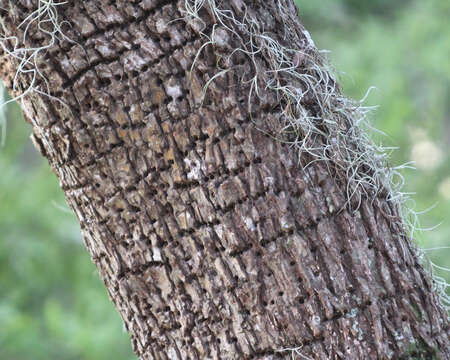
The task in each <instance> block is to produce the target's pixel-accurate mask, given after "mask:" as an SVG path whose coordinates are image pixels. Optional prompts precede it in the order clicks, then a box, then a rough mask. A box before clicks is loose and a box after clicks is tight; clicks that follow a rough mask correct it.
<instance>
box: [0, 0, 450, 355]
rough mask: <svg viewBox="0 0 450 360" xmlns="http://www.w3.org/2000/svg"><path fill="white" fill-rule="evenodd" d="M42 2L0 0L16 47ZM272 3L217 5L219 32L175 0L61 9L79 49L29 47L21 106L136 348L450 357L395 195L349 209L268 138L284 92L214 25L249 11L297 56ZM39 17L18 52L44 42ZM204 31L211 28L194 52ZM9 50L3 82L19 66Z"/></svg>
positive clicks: (339, 187) (326, 166)
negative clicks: (258, 78)
mask: <svg viewBox="0 0 450 360" xmlns="http://www.w3.org/2000/svg"><path fill="white" fill-rule="evenodd" d="M37 2H38V1H28V0H19V1H17V2H16V1H15V2H11V1H6V0H0V7H1V8H3V9H2V10H0V15H1V17H2V19H3V22H4V25H5V28H6V30H7V31H8V32H9V33H10V34H15V35H16V36H17V37H18V39H19V40H20V41H19V43H20V42H21V41H22V39H23V35H24V31H25V29H26V26H23V25H22V26H21V27H19V26H18V25H19V24H20V23H21V22H22V21H23V20H24V19H26V17H27V16H28V15H29V14H31V13H32V12H33V11H34V10H36V7H37V5H36V3H37ZM282 2H283V3H287V4H288V5H289V6H288V8H289V9H291V11H293V10H292V9H293V4H292V3H290V1H282ZM187 3H188V4H189V3H192V1H188V2H187ZM197 3H199V2H197ZM211 3H212V1H211ZM279 3H280V2H279V1H275V0H254V1H248V2H246V3H244V2H243V1H240V0H233V1H230V2H229V4H228V2H225V3H224V4H221V6H222V7H223V9H222V10H224V12H223V15H224V18H223V19H225V20H224V23H222V24H220V19H218V18H217V16H216V15H217V14H215V15H214V16H212V12H211V11H210V10H211V9H209V10H208V6H207V5H204V7H203V8H201V9H199V12H198V15H199V18H198V19H196V20H195V19H192V18H191V20H190V21H185V19H186V16H188V14H187V13H186V12H185V1H184V0H183V1H181V0H178V1H177V0H173V1H170V0H141V1H139V0H133V1H107V0H89V1H71V2H69V3H67V4H64V5H57V6H55V7H54V9H53V10H55V9H56V11H57V14H58V16H59V19H58V23H57V24H61V31H62V32H63V33H64V34H65V35H66V36H67V38H69V39H71V40H73V42H71V41H68V40H67V39H63V41H61V42H56V43H55V44H54V45H52V46H51V47H49V49H48V51H43V52H40V53H39V55H40V56H38V57H37V61H36V65H37V66H38V68H39V70H40V74H39V73H38V75H39V76H37V79H38V80H37V82H36V84H35V86H34V88H35V90H38V91H34V92H31V93H30V94H28V96H27V97H26V98H25V100H24V102H23V105H24V111H25V113H26V115H27V118H28V119H29V120H30V121H31V123H32V124H33V139H34V142H35V143H36V145H37V146H38V148H39V149H40V151H41V152H42V154H43V155H44V156H46V157H47V159H48V161H49V163H50V165H51V168H52V170H53V171H54V172H55V173H56V174H57V176H58V177H59V179H60V182H61V186H62V188H63V190H64V192H65V194H66V198H67V201H68V203H69V205H70V206H71V207H72V208H73V210H74V211H75V213H76V215H77V217H78V219H79V221H80V224H81V228H82V232H83V238H84V241H85V244H86V247H87V249H88V251H89V253H90V254H91V257H92V260H93V261H94V263H95V264H96V266H97V268H98V270H99V273H100V275H101V277H102V279H103V281H104V283H105V285H106V289H107V291H108V293H109V296H110V298H111V299H112V301H113V302H114V303H115V305H116V307H117V309H118V311H119V312H120V314H121V316H122V318H123V320H124V323H125V326H126V328H127V329H128V331H129V333H130V335H131V340H132V344H133V348H134V350H135V351H136V353H137V355H138V356H139V358H140V359H278V358H280V359H281V358H283V359H290V358H291V356H293V357H295V356H297V357H298V358H301V359H399V358H402V359H403V358H404V359H414V358H420V359H422V358H423V359H434V358H438V359H450V353H449V348H450V346H449V338H448V334H449V324H448V320H447V314H446V313H445V311H444V310H443V309H442V307H441V306H440V305H439V301H438V299H437V296H436V295H435V294H434V293H433V291H432V284H431V282H430V279H429V277H428V276H427V275H426V274H425V272H424V270H423V268H422V266H421V265H420V264H419V262H418V259H417V257H416V255H415V253H414V250H413V248H412V246H411V245H410V243H409V242H408V240H407V236H406V234H405V232H404V230H403V228H402V226H400V222H399V220H398V217H399V214H398V210H397V209H396V206H395V205H394V204H392V203H390V202H389V201H387V200H385V199H383V197H381V195H380V196H379V197H378V198H376V199H375V200H373V199H369V198H367V197H366V196H365V195H364V193H362V194H361V196H360V198H361V199H362V200H361V204H360V206H359V210H358V211H356V212H353V211H350V210H347V209H349V208H350V207H349V206H348V205H349V204H348V203H347V199H348V197H347V183H346V179H345V178H342V177H340V176H333V174H338V173H339V169H338V168H337V166H335V167H334V165H333V162H330V161H328V162H326V163H325V162H319V161H317V162H314V163H312V164H311V165H310V166H308V167H307V168H306V169H305V167H304V165H305V164H306V163H307V162H308V161H311V160H314V158H311V157H310V156H311V155H308V154H303V156H302V157H301V161H300V162H299V161H298V158H299V156H298V153H297V149H296V148H295V147H291V146H289V145H286V144H285V143H283V142H280V141H278V140H276V139H274V137H273V136H271V134H270V133H271V132H272V133H273V131H274V129H275V130H276V129H279V128H280V127H281V122H280V118H281V117H282V115H283V114H284V111H285V108H286V104H285V103H283V102H282V101H281V100H280V99H279V98H277V96H276V94H274V93H273V92H272V91H270V90H268V89H266V88H265V87H264V84H259V86H258V87H257V88H258V96H253V95H252V94H251V93H252V92H253V94H254V91H255V83H252V82H251V81H248V80H251V79H252V74H253V73H254V72H255V71H258V72H259V73H264V71H266V70H267V69H268V68H267V66H268V65H267V59H265V58H264V56H263V55H262V54H252V56H251V58H252V61H249V60H248V59H249V54H246V53H244V52H242V51H233V50H234V46H235V44H237V43H241V44H242V43H245V42H246V41H248V38H247V37H246V36H247V34H246V33H244V32H242V33H241V32H240V29H239V27H235V28H233V31H232V32H231V34H230V32H229V31H228V30H227V27H226V25H227V19H230V18H233V17H236V18H238V17H240V18H245V16H246V15H248V14H250V15H251V16H252V18H253V19H260V22H261V23H260V24H259V25H260V27H261V28H264V32H265V33H266V34H268V36H269V35H270V37H271V38H272V39H276V40H277V41H279V42H280V43H283V41H285V40H284V39H285V38H286V37H285V34H286V32H288V33H290V34H295V38H296V39H297V40H298V42H297V43H291V44H284V45H285V46H292V47H298V49H299V51H302V50H305V49H304V48H306V47H307V46H311V42H310V40H309V38H308V36H307V35H306V34H307V33H306V32H305V31H304V30H303V28H302V27H301V26H300V25H298V24H297V23H296V21H294V20H292V19H294V18H295V17H296V15H294V14H293V13H291V14H290V19H291V20H289V21H284V20H283V17H285V16H286V14H284V13H282V12H281V10H280V9H281V7H280V6H279ZM53 10H52V11H53ZM225 15H227V16H229V17H228V18H227V17H226V16H225ZM52 16H53V17H54V15H52ZM223 19H222V20H223ZM37 23H38V21H35V22H34V23H32V24H30V27H29V28H28V31H27V34H26V40H25V45H26V47H27V48H31V47H36V46H42V45H43V44H45V43H48V41H49V38H48V35H46V34H45V33H44V32H43V31H42V29H41V30H39V29H38V27H37V26H36V25H37ZM69 24H70V26H69ZM214 24H216V25H214ZM41 25H42V28H43V29H44V30H51V29H52V26H54V25H51V23H49V22H43V23H41ZM202 34H206V35H211V34H214V36H215V38H214V41H211V44H209V45H206V46H204V47H203V48H202V46H203V45H204V44H206V43H207V42H208V39H207V38H205V36H204V35H202ZM57 35H58V36H59V37H60V38H62V36H61V34H60V33H57ZM3 43H4V44H5V45H7V46H9V49H11V48H13V46H14V41H13V40H10V41H3ZM302 46H303V47H304V48H302ZM299 54H300V52H299ZM4 55H5V56H3V57H2V60H1V75H2V78H3V79H4V80H5V82H6V84H7V85H8V86H9V88H10V89H12V88H13V77H14V73H15V71H16V69H17V68H18V66H19V63H18V61H17V59H14V58H13V57H11V56H8V55H6V54H5V53H4ZM197 55H198V56H197ZM194 60H195V64H194ZM295 61H296V62H297V63H298V65H299V67H301V63H302V61H303V60H302V57H301V56H300V55H299V58H298V59H296V60H295ZM193 65H194V66H193ZM27 66H29V65H25V69H26V67H27ZM255 66H256V68H255ZM191 69H192V72H191ZM22 73H23V71H22ZM41 75H42V76H41ZM27 76H28V81H30V79H29V77H30V74H28V75H27V74H24V75H23V76H21V79H22V80H23V81H19V82H17V83H16V85H17V86H16V89H15V94H20V93H21V92H23V91H25V90H26V89H27V86H28V85H27V82H26V80H27ZM44 78H45V79H46V80H47V81H48V85H49V87H48V88H47V87H46V86H45V82H44V80H43V79H44ZM317 81H319V82H320V81H321V80H320V79H317ZM282 85H283V86H284V85H285V84H282ZM47 90H49V91H50V92H51V95H53V96H54V97H56V98H57V99H59V100H56V99H55V98H51V97H47V96H43V95H42V94H40V93H39V91H41V92H47ZM61 100H62V102H64V104H63V103H62V102H61ZM304 101H305V106H306V107H307V108H308V109H309V111H311V112H314V111H317V109H318V108H320V107H321V104H318V103H315V102H314V98H313V97H311V98H309V100H308V98H307V97H305V99H304ZM308 101H309V103H308ZM249 105H250V106H249ZM316 140H317V142H318V143H317V144H319V145H320V141H321V140H320V138H317V139H316ZM361 171H364V169H361ZM68 256H70V254H68Z"/></svg>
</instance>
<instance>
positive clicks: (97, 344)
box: [0, 0, 450, 360]
mask: <svg viewBox="0 0 450 360" xmlns="http://www.w3.org/2000/svg"><path fill="white" fill-rule="evenodd" d="M297 3H298V6H299V9H300V13H301V16H302V20H303V22H304V23H305V25H306V27H307V28H308V29H309V30H310V32H311V34H312V37H313V39H314V40H315V42H316V45H317V46H318V47H319V48H325V49H330V50H332V52H331V54H330V55H329V56H330V58H331V62H332V63H333V64H334V65H335V68H337V69H339V71H340V72H341V73H340V78H341V79H340V82H341V84H342V87H343V88H344V92H345V93H347V94H349V95H350V96H352V97H354V98H357V99H360V98H362V97H363V96H364V94H365V93H366V90H367V89H368V88H369V87H371V86H376V87H377V89H378V90H376V91H373V92H371V94H370V96H369V98H368V103H369V105H375V104H378V105H379V110H378V111H376V112H375V113H374V114H373V115H372V118H373V123H374V125H375V126H376V127H377V128H379V129H381V130H383V131H384V132H386V133H387V134H388V136H385V137H381V136H379V135H376V134H375V135H376V136H375V138H376V139H377V141H383V143H385V144H386V145H389V146H399V147H400V150H398V151H395V152H394V153H393V154H392V160H391V162H392V164H394V165H398V164H401V163H405V162H408V161H411V160H415V161H416V164H417V167H418V170H416V171H410V170H408V171H405V172H404V175H405V177H406V191H410V192H415V193H416V195H414V196H413V197H414V199H415V201H416V203H417V204H416V205H417V206H416V208H417V210H419V211H420V210H425V209H427V208H429V207H430V206H432V205H434V204H436V206H435V207H434V208H433V209H432V210H430V211H429V212H427V213H426V214H424V215H422V216H421V221H422V226H423V227H432V226H434V225H436V224H439V223H441V222H442V224H441V225H440V226H439V227H438V228H437V229H435V230H433V231H431V232H424V233H417V234H416V237H417V238H418V240H419V242H420V244H421V245H422V246H423V247H425V248H434V247H443V246H448V245H449V239H450V223H449V214H450V162H449V155H448V151H447V149H448V147H449V145H450V105H449V102H448V99H449V92H450V63H449V61H448V56H449V54H450V27H449V24H448V19H449V18H450V2H449V1H447V0H428V1H413V0H411V1H405V0H396V1H394V0H372V1H360V0H322V1H320V2H316V1H308V0H298V1H297ZM6 115H7V118H8V131H7V137H6V145H5V146H4V147H3V148H1V149H0V228H1V230H2V231H1V234H0V288H1V289H2V293H1V294H0V359H14V360H22V359H23V360H26V359H37V360H39V359H58V360H72V359H82V360H87V359H92V360H94V359H95V360H102V359H105V360H106V359H108V360H109V359H112V360H114V359H134V358H135V357H134V356H133V355H132V353H131V350H130V345H129V339H128V335H127V334H126V333H124V332H123V331H122V325H121V320H120V317H119V315H118V314H117V312H116V311H115V310H114V307H113V305H112V303H111V302H110V301H109V300H108V297H107V294H106V290H105V289H104V287H103V284H102V282H101V280H100V279H99V277H98V275H97V274H96V271H95V268H94V266H93V265H92V263H91V261H90V259H89V256H88V254H87V252H86V251H85V250H84V248H83V245H82V241H81V238H80V231H79V227H78V225H77V223H76V221H75V217H74V216H73V215H72V214H71V213H70V212H69V211H68V208H67V205H65V201H64V197H63V195H62V192H61V190H60V189H59V186H58V182H57V180H56V177H55V176H54V175H53V174H51V172H50V170H49V168H48V165H47V163H45V161H44V160H42V159H41V158H40V156H39V155H38V154H37V153H36V151H35V150H34V148H33V147H32V145H31V142H30V141H29V139H28V135H29V133H30V128H29V126H28V125H27V124H26V123H25V121H23V119H22V118H21V115H20V111H19V109H18V107H17V105H15V106H8V108H7V113H6ZM429 255H430V257H431V258H432V259H433V261H434V262H435V263H436V264H439V265H441V266H447V267H448V266H450V251H449V250H440V251H430V252H429ZM441 275H449V274H448V273H446V272H442V273H441ZM447 278H448V280H449V281H450V277H447Z"/></svg>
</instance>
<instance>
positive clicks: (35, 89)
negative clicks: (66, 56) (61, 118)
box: [0, 0, 73, 142]
mask: <svg viewBox="0 0 450 360" xmlns="http://www.w3.org/2000/svg"><path fill="white" fill-rule="evenodd" d="M66 3H67V2H65V1H55V0H38V4H37V9H36V10H35V11H33V12H31V13H30V14H29V15H28V16H27V17H26V18H25V19H24V20H23V21H22V22H21V23H20V24H19V26H18V28H19V29H20V30H21V33H22V35H21V36H20V38H19V37H18V36H17V35H15V34H10V33H9V32H8V30H7V28H6V26H5V19H4V18H3V17H2V16H0V47H1V50H2V52H3V55H4V56H5V55H6V56H10V57H11V58H13V59H14V60H15V62H16V65H17V70H16V73H15V74H14V77H13V80H12V91H13V93H14V94H16V93H17V94H19V95H17V96H16V97H14V98H13V99H10V100H8V101H4V99H3V98H2V99H0V108H2V109H3V108H4V107H5V106H6V105H7V104H9V103H10V102H13V101H18V102H19V101H20V102H21V105H22V109H23V110H24V111H25V112H26V113H27V108H26V106H25V104H24V102H23V100H24V98H25V97H26V96H28V95H31V94H33V93H35V94H38V95H41V96H46V97H49V98H51V99H53V100H56V101H58V102H60V103H62V104H64V103H63V101H62V100H60V99H58V98H55V97H53V96H52V95H51V92H50V87H49V84H48V81H47V79H46V78H45V76H44V75H43V73H42V72H41V70H40V69H39V63H40V61H41V56H42V55H43V54H44V53H45V52H46V51H47V50H48V49H50V48H52V47H53V46H55V44H56V43H57V42H58V41H61V40H67V41H70V42H73V41H72V40H70V39H69V38H68V37H67V36H66V35H64V33H63V31H62V26H63V25H64V24H65V23H67V22H66V21H62V20H61V19H60V18H59V16H58V7H60V6H62V5H64V4H66ZM15 9H16V7H15V6H14V5H12V4H11V2H9V8H7V9H3V10H5V11H7V12H8V16H9V17H13V18H14V17H17V16H18V15H17V14H16V11H15ZM36 33H39V36H40V37H42V38H44V39H45V41H44V43H43V44H42V45H41V46H37V47H34V46H27V43H29V37H30V35H31V34H36ZM27 116H28V117H29V118H30V119H31V121H33V119H32V117H31V116H30V114H28V113H27ZM0 131H1V136H2V137H1V139H2V141H3V142H4V139H5V133H6V122H5V119H3V120H0Z"/></svg>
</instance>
